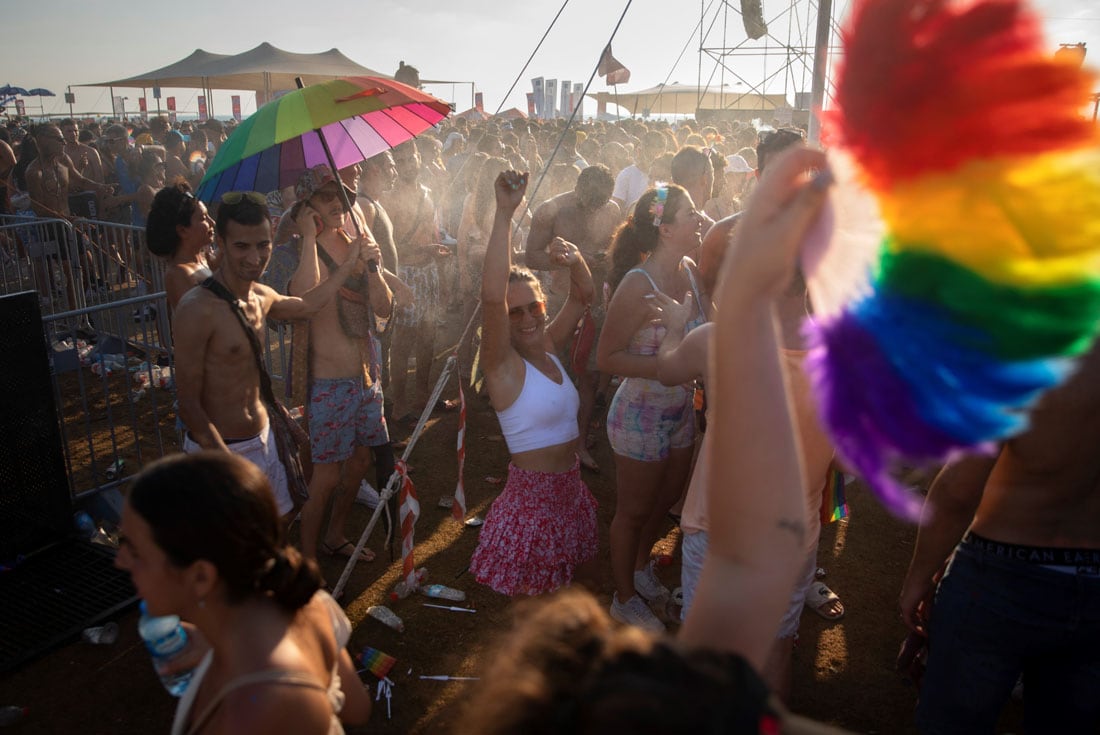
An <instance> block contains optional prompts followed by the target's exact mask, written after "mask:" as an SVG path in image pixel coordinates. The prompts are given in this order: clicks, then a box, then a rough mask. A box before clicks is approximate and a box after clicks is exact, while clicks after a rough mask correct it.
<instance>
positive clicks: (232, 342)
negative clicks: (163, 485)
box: [172, 192, 376, 522]
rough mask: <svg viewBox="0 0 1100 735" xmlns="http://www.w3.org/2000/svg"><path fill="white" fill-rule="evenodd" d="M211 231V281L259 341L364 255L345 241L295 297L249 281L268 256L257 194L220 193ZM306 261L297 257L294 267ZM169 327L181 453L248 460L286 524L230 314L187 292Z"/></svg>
mask: <svg viewBox="0 0 1100 735" xmlns="http://www.w3.org/2000/svg"><path fill="white" fill-rule="evenodd" d="M253 197H255V199H254V198H253ZM215 231H216V233H217V240H218V247H219V251H220V253H221V264H220V266H219V267H218V269H217V270H216V271H215V272H214V276H213V278H214V280H216V281H218V282H219V283H221V284H222V285H223V286H225V287H226V288H227V289H229V291H230V292H231V293H233V294H234V295H235V296H236V297H237V298H238V299H239V300H240V301H241V302H243V303H242V306H243V308H244V312H245V315H246V316H247V317H248V321H249V324H250V326H251V327H252V330H253V331H254V332H255V333H256V336H257V337H259V338H260V339H261V340H262V339H263V331H264V320H265V319H266V318H267V317H268V316H271V317H272V318H276V319H308V318H309V317H310V316H311V315H313V314H315V313H317V311H318V310H319V309H320V308H321V307H322V306H323V305H325V304H326V303H328V302H330V301H331V300H332V297H333V295H334V294H335V293H336V290H337V289H338V288H339V287H340V286H341V285H343V283H344V281H345V280H346V279H347V277H348V276H349V275H350V274H351V273H352V270H353V268H354V267H355V263H356V261H357V260H358V259H359V258H360V253H361V252H362V253H363V257H364V258H367V257H370V255H371V254H372V250H371V249H370V248H369V247H366V248H364V247H362V243H360V242H359V241H355V242H353V243H350V244H349V245H348V247H347V257H346V260H345V262H344V264H343V265H342V266H341V267H340V268H339V269H338V270H336V272H335V273H333V274H332V277H331V278H329V279H327V280H325V281H323V282H319V283H318V284H317V285H316V287H315V288H311V289H309V290H308V291H306V292H303V293H302V296H301V298H295V297H289V296H282V295H280V294H278V293H277V292H275V291H274V290H273V289H271V288H268V287H267V286H264V285H263V284H261V283H258V282H257V281H258V280H259V278H260V275H261V274H262V273H263V271H264V268H265V267H266V266H267V261H268V259H269V258H270V257H271V220H270V218H269V217H268V212H267V202H266V201H264V200H263V198H262V197H257V196H256V195H253V194H251V193H250V192H243V193H242V192H230V193H229V194H226V195H225V196H224V197H223V198H222V202H221V205H220V206H219V207H218V218H217V222H216V224H215ZM374 254H375V255H376V253H374ZM314 264H315V261H313V262H306V259H303V266H302V268H303V269H306V268H309V267H310V266H311V265H314ZM172 328H173V334H174V339H175V351H176V372H175V378H176V391H177V394H178V398H179V413H180V418H181V419H182V420H183V423H184V424H185V425H186V426H187V429H188V431H187V435H186V437H185V438H184V443H183V451H185V452H197V451H200V450H202V449H220V450H222V451H226V452H233V453H234V454H239V455H241V456H243V457H245V458H246V459H248V460H250V461H252V462H253V463H255V464H256V465H257V466H258V467H259V468H260V469H261V470H263V471H264V473H265V474H266V475H267V477H268V479H269V480H270V481H271V486H272V489H273V490H274V492H275V501H276V505H277V506H278V508H279V513H280V514H282V515H283V516H284V519H285V520H287V521H288V522H289V520H291V518H292V516H291V514H292V513H293V511H294V499H293V498H291V496H290V493H289V491H288V489H287V480H286V470H285V468H284V467H283V464H282V462H280V461H279V454H278V451H277V449H276V447H275V444H274V436H273V432H272V429H271V423H270V421H269V419H268V415H267V408H266V406H265V405H264V402H263V399H262V397H261V396H260V377H259V373H258V372H257V371H256V358H255V357H254V356H253V351H252V346H251V345H250V344H249V340H248V338H247V336H246V335H245V334H244V330H243V329H242V328H241V324H240V322H239V321H238V320H237V317H236V316H235V315H234V314H233V311H232V309H231V308H230V306H229V304H227V303H226V302H225V301H224V300H222V299H221V298H219V297H218V296H216V295H215V294H214V293H212V292H211V291H210V290H209V289H207V288H193V289H191V290H190V291H188V292H186V293H185V294H184V296H183V298H182V299H180V302H179V306H178V307H177V308H176V312H175V314H174V315H173V318H172Z"/></svg>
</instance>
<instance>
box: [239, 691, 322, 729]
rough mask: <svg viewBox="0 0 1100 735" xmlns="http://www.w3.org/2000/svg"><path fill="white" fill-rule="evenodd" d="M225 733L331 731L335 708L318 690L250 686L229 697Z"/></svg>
mask: <svg viewBox="0 0 1100 735" xmlns="http://www.w3.org/2000/svg"><path fill="white" fill-rule="evenodd" d="M223 706H224V707H225V711H224V716H223V719H222V727H221V728H220V729H221V730H222V732H225V733H248V734H250V735H268V734H270V735H282V733H290V732H297V733H310V732H315V733H321V732H328V731H329V723H330V722H331V720H332V716H333V712H332V705H331V704H330V703H329V700H328V695H327V693H326V691H325V690H324V689H322V688H320V682H318V687H312V686H301V685H297V684H289V683H281V682H273V681H266V682H257V683H255V684H247V685H245V686H242V687H240V688H239V689H236V690H235V691H233V692H232V693H231V694H229V696H227V697H226V700H225V703H224V705H223Z"/></svg>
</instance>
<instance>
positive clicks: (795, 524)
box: [776, 518, 806, 543]
mask: <svg viewBox="0 0 1100 735" xmlns="http://www.w3.org/2000/svg"><path fill="white" fill-rule="evenodd" d="M776 528H779V529H782V530H784V531H790V532H791V533H793V534H794V535H795V536H796V537H797V538H798V543H802V542H803V541H805V539H806V524H805V523H803V522H802V521H799V520H791V519H789V518H780V519H779V522H778V523H777V524H776Z"/></svg>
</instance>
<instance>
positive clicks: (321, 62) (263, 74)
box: [79, 42, 393, 92]
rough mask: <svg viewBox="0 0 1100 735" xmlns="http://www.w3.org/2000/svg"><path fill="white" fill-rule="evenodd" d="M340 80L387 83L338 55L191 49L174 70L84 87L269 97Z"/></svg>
mask: <svg viewBox="0 0 1100 735" xmlns="http://www.w3.org/2000/svg"><path fill="white" fill-rule="evenodd" d="M343 76H376V77H385V78H387V79H392V78H393V77H392V76H391V75H389V74H383V73H382V72H379V71H375V70H374V69H370V68H367V67H365V66H361V65H359V64H357V63H355V62H354V61H352V60H351V59H349V58H348V57H347V56H344V54H342V53H341V52H340V51H339V50H338V49H335V48H332V49H329V50H328V51H324V52H322V53H318V54H298V53H293V52H291V51H284V50H283V49H280V48H276V47H275V46H272V45H271V44H270V43H267V42H264V43H261V44H260V45H259V46H257V47H256V48H253V49H250V50H248V51H245V52H244V53H240V54H235V55H228V54H212V53H210V52H208V51H203V50H202V49H196V50H195V51H194V52H193V53H191V55H189V56H187V57H186V58H184V59H181V60H179V61H177V62H176V63H174V64H169V65H168V66H165V67H162V68H160V69H154V70H153V71H150V72H146V73H144V74H138V75H136V76H132V77H126V78H124V79H116V80H114V81H109V82H97V83H95V84H83V85H79V86H84V87H154V86H160V87H184V88H192V87H194V88H202V87H205V88H207V89H250V90H253V91H256V92H271V91H274V90H280V89H294V87H295V86H296V85H295V81H294V79H295V77H302V81H303V82H305V83H306V84H316V83H317V82H323V81H326V80H328V79H333V78H335V77H343Z"/></svg>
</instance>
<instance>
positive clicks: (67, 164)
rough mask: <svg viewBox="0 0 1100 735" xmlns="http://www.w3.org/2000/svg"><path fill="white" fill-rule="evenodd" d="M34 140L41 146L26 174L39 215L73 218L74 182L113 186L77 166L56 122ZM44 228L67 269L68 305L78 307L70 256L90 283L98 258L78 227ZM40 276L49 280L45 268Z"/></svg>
mask: <svg viewBox="0 0 1100 735" xmlns="http://www.w3.org/2000/svg"><path fill="white" fill-rule="evenodd" d="M34 142H35V144H36V145H37V146H38V158H36V159H34V161H32V162H31V165H30V166H28V167H27V172H26V174H25V176H26V180H27V192H28V193H29V194H30V195H31V206H32V207H33V208H34V213H35V214H37V215H38V216H39V217H45V218H49V219H54V218H61V219H68V218H70V217H71V214H70V212H69V193H70V187H71V186H72V185H76V186H79V187H80V189H81V190H85V191H94V192H96V193H97V194H100V195H103V196H105V195H107V194H109V193H110V191H111V189H110V187H108V186H105V185H103V184H100V183H97V182H95V181H92V180H90V179H88V178H86V177H84V176H82V175H81V174H80V172H79V171H77V170H76V167H75V166H74V165H73V162H72V160H70V159H69V157H68V156H67V155H65V138H64V136H62V134H61V130H60V129H59V128H58V127H57V126H56V125H54V124H53V123H45V124H43V125H39V126H38V127H37V128H35V130H34ZM44 232H45V234H46V236H47V237H51V239H53V240H54V241H55V242H57V246H58V250H59V252H58V257H59V258H60V260H61V263H62V267H63V270H64V272H65V285H66V290H67V292H68V297H69V306H70V308H76V307H77V306H79V304H78V302H77V298H76V297H77V294H76V284H75V283H74V282H73V273H72V267H71V264H70V260H71V259H72V258H73V256H74V255H75V257H76V258H77V259H78V261H79V262H80V263H81V264H82V265H83V271H84V283H85V285H86V286H89V287H90V286H93V285H95V283H96V268H95V258H94V257H93V256H92V253H91V251H90V249H89V244H88V242H87V240H86V239H85V238H84V236H83V235H81V234H79V233H77V232H76V231H75V230H73V229H71V228H68V227H62V226H59V225H52V224H49V225H46V226H45V228H44ZM70 234H72V235H74V239H72V240H70ZM34 262H35V268H36V270H41V268H42V259H41V258H35V259H34ZM39 278H40V280H39V281H38V282H39V283H42V284H45V283H48V281H47V280H45V274H44V272H43V273H41V275H40V276H39Z"/></svg>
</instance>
